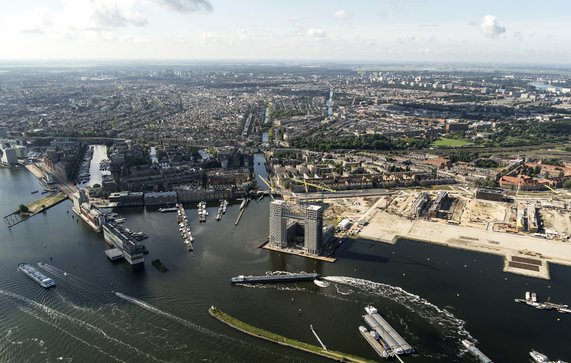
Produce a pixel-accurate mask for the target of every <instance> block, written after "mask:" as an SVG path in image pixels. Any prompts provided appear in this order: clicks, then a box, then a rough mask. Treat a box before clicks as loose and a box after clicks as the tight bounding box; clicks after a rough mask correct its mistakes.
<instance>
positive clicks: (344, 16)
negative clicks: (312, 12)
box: [333, 10, 351, 20]
mask: <svg viewBox="0 0 571 363" xmlns="http://www.w3.org/2000/svg"><path fill="white" fill-rule="evenodd" d="M333 16H334V17H335V19H339V20H348V19H349V18H350V17H351V15H350V14H349V13H348V12H346V11H345V10H337V11H336V12H335V14H333Z"/></svg>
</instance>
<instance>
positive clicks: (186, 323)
mask: <svg viewBox="0 0 571 363" xmlns="http://www.w3.org/2000/svg"><path fill="white" fill-rule="evenodd" d="M115 295H117V297H119V298H121V299H123V300H125V301H128V302H130V303H133V304H135V305H137V306H140V307H142V308H143V309H145V310H147V311H150V312H152V313H155V314H158V315H161V316H164V317H166V318H169V319H172V320H174V321H176V322H178V323H180V324H182V325H184V326H186V327H189V328H192V329H195V330H197V331H199V332H201V333H204V334H208V335H211V336H216V337H219V338H222V339H223V341H224V342H225V344H226V347H227V348H228V343H229V342H232V343H234V344H236V345H240V346H241V345H243V344H244V342H243V341H242V340H238V339H235V338H232V337H230V336H227V335H224V334H220V333H216V332H213V331H212V330H209V329H206V328H204V327H201V326H200V325H197V324H194V323H192V322H190V321H188V320H185V319H183V318H181V317H178V316H176V315H173V314H171V313H167V312H166V311H162V310H161V309H159V308H156V307H154V306H152V305H151V304H148V303H146V302H144V301H141V300H139V299H136V298H134V297H132V296H129V295H126V294H123V293H120V292H117V291H116V292H115ZM250 349H252V350H256V351H260V352H263V353H265V354H266V356H267V357H268V360H270V357H273V358H272V359H278V358H279V359H283V358H284V357H285V356H283V355H281V354H278V353H275V352H272V351H270V350H266V349H264V348H260V347H255V346H251V347H250ZM286 358H287V357H286ZM288 359H289V358H288Z"/></svg>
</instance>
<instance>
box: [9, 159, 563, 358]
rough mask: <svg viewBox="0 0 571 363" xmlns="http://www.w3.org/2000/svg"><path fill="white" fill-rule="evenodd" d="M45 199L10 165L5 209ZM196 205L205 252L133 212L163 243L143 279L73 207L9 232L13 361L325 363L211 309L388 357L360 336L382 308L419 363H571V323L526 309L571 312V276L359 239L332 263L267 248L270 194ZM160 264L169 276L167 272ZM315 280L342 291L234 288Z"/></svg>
mask: <svg viewBox="0 0 571 363" xmlns="http://www.w3.org/2000/svg"><path fill="white" fill-rule="evenodd" d="M256 165H257V163H256ZM39 189H41V186H40V185H39V183H38V182H37V181H36V179H35V178H34V177H33V176H32V175H31V174H30V173H28V172H27V171H26V170H18V171H14V170H6V169H0V198H1V199H0V200H1V203H0V212H2V215H5V214H8V213H9V212H10V211H12V210H14V209H15V208H17V206H18V205H19V204H20V203H22V202H28V201H30V200H33V199H34V198H37V197H39V195H37V194H35V195H31V194H30V192H31V191H33V190H39ZM185 207H186V208H187V214H188V216H189V218H190V221H191V229H192V231H193V235H194V236H195V237H196V242H195V251H194V252H193V253H188V252H186V249H185V246H184V244H183V241H182V239H181V238H180V236H179V234H178V228H177V224H176V216H175V214H170V213H164V214H161V213H158V212H157V211H152V210H145V209H143V208H137V209H126V210H121V211H120V212H121V214H122V215H123V216H125V217H126V218H127V223H126V226H127V227H129V228H131V229H133V230H141V231H144V232H146V233H147V234H148V235H149V236H150V237H149V239H147V240H146V241H145V243H146V245H147V247H148V249H149V250H150V254H149V255H147V256H146V262H145V265H144V267H143V268H142V269H133V268H132V267H131V266H130V265H128V264H127V263H126V262H116V263H112V262H110V261H109V260H108V259H107V258H106V257H105V255H104V253H103V250H104V248H105V242H104V241H103V238H102V236H101V235H97V234H95V233H93V232H92V231H91V230H90V229H89V228H88V227H86V226H85V225H84V224H83V223H81V222H76V219H75V218H72V213H71V212H69V210H70V208H71V203H70V202H64V203H62V204H59V205H57V206H56V207H54V208H52V209H50V210H48V211H47V212H46V213H45V214H40V215H37V216H34V217H32V218H31V219H29V220H27V221H25V222H23V223H21V224H19V225H17V226H16V227H14V228H12V229H11V230H9V229H8V228H7V227H6V226H1V227H0V251H1V252H0V311H1V314H0V326H1V327H2V332H1V333H0V334H2V339H0V361H2V362H4V361H7V362H21V361H30V362H37V361H54V362H56V361H59V360H58V358H61V359H62V360H73V361H76V362H101V361H105V362H107V361H128V362H131V361H169V362H170V361H176V362H186V361H212V362H220V361H231V362H267V361H278V362H279V361H281V362H291V361H321V360H320V359H319V358H318V357H315V356H312V355H309V354H305V353H302V352H298V351H295V350H292V349H289V348H285V347H280V346H276V345H273V344H271V343H268V342H264V341H260V340H256V339H254V338H251V337H248V336H245V335H243V334H241V333H239V332H235V331H233V330H232V329H230V328H228V327H226V326H225V325H222V324H221V323H219V322H218V321H216V320H214V319H212V318H211V317H210V316H209V315H208V314H207V309H208V307H209V306H211V305H215V306H217V307H218V308H220V309H222V310H224V311H226V312H228V313H230V314H232V315H234V316H236V317H237V318H239V319H241V320H243V321H246V322H248V323H250V324H252V325H256V326H260V327H263V328H266V329H268V330H271V331H275V332H277V333H279V334H282V335H285V336H288V337H292V338H296V339H299V340H302V341H306V342H308V343H313V344H317V342H316V340H315V337H314V336H313V334H312V333H311V331H310V329H309V325H310V324H313V326H314V327H315V328H316V329H317V331H318V333H319V335H320V337H321V338H322V340H323V341H324V342H325V343H326V344H327V346H328V347H330V348H332V349H336V350H340V351H345V352H348V353H353V354H357V355H360V356H363V357H367V358H370V359H376V356H375V354H374V352H373V351H372V350H371V349H370V348H369V347H368V345H367V344H366V342H365V341H364V340H363V338H362V337H361V335H360V334H359V332H358V330H357V327H358V326H359V325H361V324H363V323H362V319H361V315H362V314H363V307H364V305H365V304H369V303H371V304H374V305H375V306H376V307H377V308H379V310H380V311H381V312H383V313H384V314H385V315H386V319H387V320H388V321H389V322H390V323H391V324H392V325H393V326H394V327H395V328H396V329H397V330H398V331H399V332H400V333H401V335H403V337H405V339H407V340H408V341H409V342H410V343H411V344H412V345H413V346H414V347H415V348H416V349H417V351H418V353H417V354H415V355H414V356H412V357H407V358H405V361H407V362H410V361H414V362H475V359H474V358H472V357H471V356H470V355H469V354H468V355H465V351H464V350H462V348H461V346H460V344H459V339H461V338H465V337H468V338H469V339H472V340H474V341H475V340H477V341H478V342H479V343H478V346H479V347H480V348H481V349H482V350H483V351H484V352H485V353H486V354H488V355H489V356H490V357H491V358H492V359H494V360H495V361H496V362H527V361H529V359H528V352H529V351H530V350H531V349H537V350H539V351H542V352H544V353H546V354H548V355H549V356H550V357H552V358H561V359H569V358H571V348H570V347H569V346H568V344H567V340H568V337H569V336H570V334H569V333H570V327H571V319H570V318H571V316H567V315H562V314H558V313H555V312H550V311H539V310H535V309H531V308H529V307H527V306H524V305H519V304H515V303H514V302H513V299H514V298H515V297H521V296H523V294H524V292H525V291H526V290H533V291H535V292H537V293H538V295H539V297H540V300H542V299H547V298H548V297H551V300H552V301H555V302H562V303H569V302H571V291H570V290H569V288H568V286H569V281H571V269H569V268H566V267H560V266H552V268H551V275H552V280H551V281H543V280H538V279H533V278H526V277H519V276H515V275H511V274H506V273H503V272H502V271H501V268H502V260H501V258H499V257H497V256H491V255H485V254H479V253H472V252H466V251H460V250H453V249H446V248H443V247H439V246H431V245H426V244H423V243H415V242H406V241H405V242H401V243H399V244H397V245H395V246H391V245H385V244H381V243H378V242H371V241H365V240H356V241H347V242H345V243H344V244H343V245H342V247H341V248H340V249H339V250H338V251H337V253H336V257H337V258H338V261H337V262H336V263H334V264H329V263H322V262H316V261H313V260H308V259H303V258H300V257H296V256H290V255H284V254H278V253H270V252H268V251H266V250H262V249H259V248H258V246H259V245H261V244H262V243H263V242H264V241H266V240H267V233H268V232H267V229H268V217H267V212H268V198H265V199H263V200H262V201H261V202H259V203H255V201H253V202H251V203H250V205H249V206H248V208H247V209H246V211H245V213H244V216H243V217H242V219H241V221H240V224H239V225H238V226H234V221H235V219H236V217H237V215H238V205H233V206H231V207H230V208H228V213H227V214H226V215H225V216H224V217H223V218H222V221H220V222H216V221H215V220H214V216H215V215H216V209H217V203H214V204H212V205H209V212H210V216H209V219H208V221H207V223H202V224H201V223H198V222H197V216H198V215H197V213H196V206H193V205H188V206H185ZM68 212H69V213H68ZM154 258H160V259H161V261H162V262H163V263H164V264H165V265H166V266H167V267H168V268H169V271H168V272H166V273H164V274H161V273H160V272H159V271H157V270H156V269H155V268H153V267H152V265H151V264H150V261H151V260H152V259H154ZM20 261H26V262H30V263H36V262H38V261H44V262H47V263H49V264H50V265H52V266H54V267H53V268H49V269H48V270H49V271H47V272H46V273H47V274H48V275H50V276H51V277H53V278H54V279H55V280H56V283H57V286H56V288H54V289H51V290H44V289H41V288H40V287H38V286H37V285H36V284H35V283H33V282H32V281H31V280H29V279H28V278H27V277H25V276H23V275H22V274H21V273H19V272H18V271H16V265H17V263H18V262H20ZM302 270H303V271H317V272H319V273H321V274H323V275H326V276H329V277H328V278H327V280H328V282H329V283H330V286H329V287H318V286H316V285H315V284H313V283H298V284H294V285H267V286H257V287H245V286H232V285H230V283H229V279H230V277H232V276H236V275H238V274H250V273H251V274H263V273H265V272H266V271H302ZM114 291H117V292H121V293H124V294H126V295H128V296H131V297H134V298H136V299H138V300H140V301H142V302H144V303H146V304H150V305H151V306H152V307H153V308H151V307H149V306H146V307H145V306H142V305H137V304H134V303H133V302H132V301H127V300H124V299H121V298H119V297H117V296H116V295H115V294H114V293H113V292H114ZM292 299H293V300H292ZM153 309H158V310H153Z"/></svg>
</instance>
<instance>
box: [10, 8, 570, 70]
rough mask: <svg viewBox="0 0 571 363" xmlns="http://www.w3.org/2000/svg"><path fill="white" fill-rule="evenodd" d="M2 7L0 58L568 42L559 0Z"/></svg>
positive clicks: (388, 57) (267, 56)
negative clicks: (544, 1) (545, 0)
mask: <svg viewBox="0 0 571 363" xmlns="http://www.w3.org/2000/svg"><path fill="white" fill-rule="evenodd" d="M555 8H556V9H558V11H557V14H558V15H555V16H554V15H553V14H552V13H553V12H552V9H555ZM0 14H2V15H0V29H2V33H3V34H4V36H3V37H2V38H1V39H0V49H1V50H0V60H19V59H22V60H39V59H74V60H81V59H117V60H132V59H141V60H145V59H148V60H151V59H176V60H199V61H200V60H278V59H279V60H323V61H339V62H345V61H365V62H396V61H407V62H477V63H542V64H567V63H569V61H568V59H569V55H570V53H571V51H570V50H569V49H568V47H567V44H568V43H569V40H570V39H571V29H569V27H568V26H567V23H568V21H569V19H571V5H570V4H568V3H566V2H563V1H552V2H550V6H549V7H547V6H539V5H537V4H536V3H531V2H529V1H524V2H517V3H516V2H514V1H509V2H503V3H500V4H496V3H493V2H491V1H482V2H478V3H477V4H476V3H470V4H462V5H458V4H456V3H455V2H452V1H439V2H436V1H428V0H427V1H420V0H417V1H414V0H400V1H398V0H390V1H362V2H359V4H354V3H349V2H344V1H321V0H318V1H312V2H309V3H308V2H300V1H291V2H287V3H286V2H279V3H272V4H271V5H269V4H268V3H267V2H262V1H257V0H252V1H245V0H244V1H227V0H226V1H224V0H139V1H137V0H128V1H119V0H77V1H71V0H62V1H48V2H41V1H39V0H25V1H21V2H18V3H12V2H9V3H4V4H2V5H0Z"/></svg>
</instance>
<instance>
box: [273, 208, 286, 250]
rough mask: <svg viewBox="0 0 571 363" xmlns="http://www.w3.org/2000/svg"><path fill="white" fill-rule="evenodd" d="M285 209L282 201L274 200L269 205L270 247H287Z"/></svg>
mask: <svg viewBox="0 0 571 363" xmlns="http://www.w3.org/2000/svg"><path fill="white" fill-rule="evenodd" d="M285 209H286V202H285V201H284V200H274V201H272V202H271V203H270V245H272V246H276V247H285V246H286V245H287V230H286V222H287V220H286V219H285V218H284V211H285Z"/></svg>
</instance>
